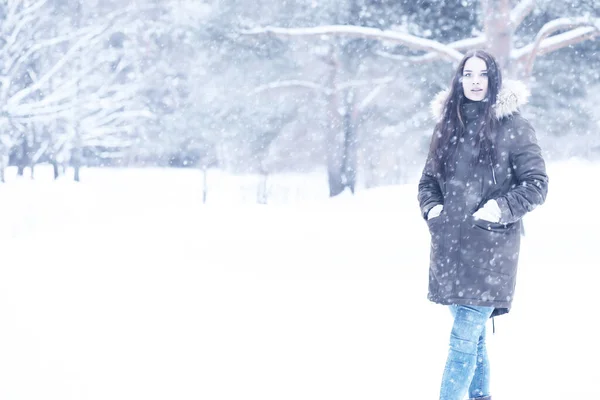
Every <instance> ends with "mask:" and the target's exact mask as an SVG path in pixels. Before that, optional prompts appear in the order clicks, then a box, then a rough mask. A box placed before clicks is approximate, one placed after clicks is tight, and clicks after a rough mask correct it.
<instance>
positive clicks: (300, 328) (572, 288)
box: [0, 161, 600, 400]
mask: <svg viewBox="0 0 600 400" xmlns="http://www.w3.org/2000/svg"><path fill="white" fill-rule="evenodd" d="M38 172H39V176H38V178H37V179H36V180H35V181H33V182H32V181H31V180H29V179H27V178H25V179H16V178H14V177H13V175H14V172H13V171H10V172H9V178H10V181H9V182H8V183H7V184H5V185H0V399H6V400H17V399H19V400H42V399H43V400H53V399H60V400H68V399H86V400H87V399H94V400H96V399H98V400H100V399H102V400H107V399H110V400H121V399H124V400H125V399H127V400H132V399H144V400H151V399H177V400H183V399H202V400H217V399H232V400H233V399H235V400H247V399H261V400H295V399H298V400H300V399H302V400H309V399H310V400H320V399H323V400H325V399H326V400H333V399H344V400H349V399H360V400H363V399H377V400H384V399H395V400H397V399H401V400H402V399H406V400H409V399H411V400H412V399H415V400H416V399H436V398H437V396H438V387H439V382H440V377H441V372H442V369H443V364H444V361H445V357H446V351H447V341H448V337H449V329H450V323H451V320H450V316H449V313H448V312H447V311H446V310H445V309H444V308H443V307H441V306H437V305H434V304H431V303H429V302H428V301H427V300H426V290H427V261H428V260H427V256H428V245H429V237H428V232H427V228H426V225H425V223H424V222H423V221H422V220H421V219H420V216H419V211H418V206H417V203H416V186H415V185H406V186H398V187H387V188H379V189H374V190H369V191H362V192H360V193H359V194H358V195H357V196H355V197H353V198H352V197H342V198H337V199H331V200H330V199H327V198H326V187H324V186H323V184H324V183H323V182H322V181H320V180H319V181H316V180H315V178H314V177H305V176H304V177H303V176H295V177H287V178H286V179H285V180H281V181H280V182H279V184H280V185H283V183H285V182H287V184H288V185H289V187H287V188H285V190H284V189H282V188H281V187H280V188H279V191H278V192H277V196H279V197H276V196H275V194H273V196H274V197H275V198H276V199H278V200H280V201H279V202H275V203H276V204H272V205H268V206H261V205H254V204H250V203H249V202H248V199H249V198H252V197H253V196H254V188H253V186H252V185H251V184H248V183H247V180H246V181H244V182H246V183H243V184H241V183H240V182H239V181H236V180H234V179H233V178H231V177H227V176H224V175H223V176H215V175H213V179H212V183H211V184H212V187H213V195H212V197H211V200H212V201H211V202H209V204H207V205H202V204H200V199H201V191H200V189H201V175H200V173H199V172H197V171H188V170H125V171H119V170H85V171H84V174H83V178H84V182H82V183H81V184H75V183H73V182H70V181H67V180H63V181H58V182H52V181H51V179H50V177H49V170H48V169H43V170H41V171H38ZM549 173H550V177H551V183H550V194H549V197H548V201H547V203H546V204H545V205H544V206H543V207H541V208H539V209H537V210H536V211H535V212H534V213H532V214H531V215H529V216H528V217H527V218H526V229H527V236H526V237H525V238H524V240H523V245H522V247H523V252H522V256H521V264H520V270H519V280H518V285H517V296H516V299H515V303H514V309H513V311H512V312H511V314H509V316H503V317H500V318H496V334H495V335H493V336H492V335H491V334H490V336H489V340H488V342H489V351H490V357H491V362H492V374H493V375H492V390H493V394H494V400H529V399H544V400H555V399H556V400H563V399H578V398H582V399H584V398H585V399H600V386H599V384H598V382H600V363H599V359H600V344H599V339H598V338H599V337H600V331H599V328H598V318H597V310H598V303H599V297H598V293H599V290H598V287H599V284H600V281H599V279H600V257H599V255H598V246H599V243H600V240H599V239H600V234H599V232H598V227H599V224H600V214H599V213H598V212H597V211H596V210H595V209H596V208H597V207H595V203H596V201H597V199H598V198H599V197H600V196H599V195H600V189H598V185H597V184H596V182H597V180H598V176H600V165H599V164H587V163H584V162H575V161H574V162H569V163H561V164H553V165H550V166H549ZM217 178H218V180H217ZM244 185H249V186H248V187H245V186H244ZM215 188H218V190H217V189H215ZM240 188H241V189H240ZM245 192H248V193H246V194H243V193H245ZM209 193H210V192H209ZM240 193H242V194H240ZM294 200H296V201H294ZM285 203H287V204H285ZM489 328H490V333H491V324H490V325H489Z"/></svg>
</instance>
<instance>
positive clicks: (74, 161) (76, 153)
mask: <svg viewBox="0 0 600 400" xmlns="http://www.w3.org/2000/svg"><path fill="white" fill-rule="evenodd" d="M81 157H82V155H81V149H80V148H78V147H76V148H74V149H73V150H72V152H71V165H72V166H73V170H74V173H73V179H74V180H75V182H80V181H81V180H80V176H79V170H80V169H81Z"/></svg>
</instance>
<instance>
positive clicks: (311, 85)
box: [250, 79, 331, 94]
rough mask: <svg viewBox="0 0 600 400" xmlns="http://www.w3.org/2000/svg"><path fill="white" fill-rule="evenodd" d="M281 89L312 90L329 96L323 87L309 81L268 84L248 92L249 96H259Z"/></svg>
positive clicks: (326, 89) (327, 90)
mask: <svg viewBox="0 0 600 400" xmlns="http://www.w3.org/2000/svg"><path fill="white" fill-rule="evenodd" d="M283 88H304V89H312V90H316V91H318V92H321V93H324V94H329V93H330V92H331V91H330V90H329V89H328V88H326V87H324V86H323V85H319V84H318V83H314V82H310V81H299V80H293V79H292V80H288V81H276V82H272V83H268V84H266V85H261V86H259V87H257V88H256V89H254V90H253V91H251V92H250V94H259V93H262V92H265V91H268V90H274V89H283Z"/></svg>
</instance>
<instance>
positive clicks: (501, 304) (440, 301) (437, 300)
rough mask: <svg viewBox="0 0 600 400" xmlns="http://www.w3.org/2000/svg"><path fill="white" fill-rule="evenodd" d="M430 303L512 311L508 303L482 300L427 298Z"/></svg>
mask: <svg viewBox="0 0 600 400" xmlns="http://www.w3.org/2000/svg"><path fill="white" fill-rule="evenodd" d="M427 298H428V299H429V300H430V301H432V302H433V303H436V304H441V305H444V306H449V305H453V304H457V305H465V306H480V307H494V308H506V309H510V307H511V303H510V302H507V301H491V300H480V299H465V298H463V297H451V298H448V299H440V298H436V297H432V296H428V297H427Z"/></svg>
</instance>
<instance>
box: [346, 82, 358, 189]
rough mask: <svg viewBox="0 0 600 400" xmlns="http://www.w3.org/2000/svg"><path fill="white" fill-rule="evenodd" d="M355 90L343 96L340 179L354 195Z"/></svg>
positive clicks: (356, 149) (356, 162)
mask: <svg viewBox="0 0 600 400" xmlns="http://www.w3.org/2000/svg"><path fill="white" fill-rule="evenodd" d="M354 97H355V90H353V89H348V90H347V91H346V93H345V94H344V116H343V117H344V118H343V124H344V147H343V154H342V179H343V183H344V186H345V187H348V188H349V189H350V191H351V192H352V193H353V194H354V188H355V186H356V173H357V171H356V170H357V168H358V137H357V132H356V124H355V123H356V107H355V104H354Z"/></svg>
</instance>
